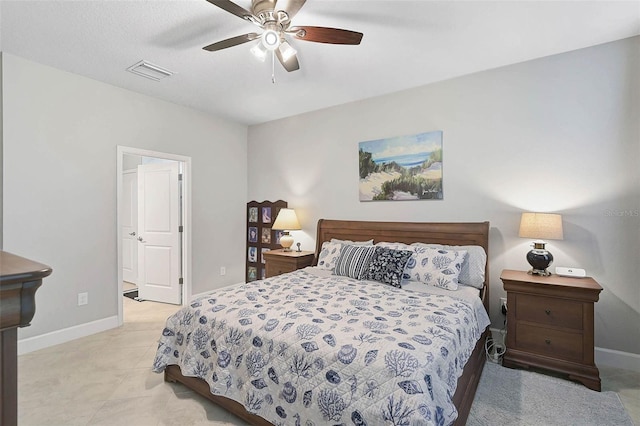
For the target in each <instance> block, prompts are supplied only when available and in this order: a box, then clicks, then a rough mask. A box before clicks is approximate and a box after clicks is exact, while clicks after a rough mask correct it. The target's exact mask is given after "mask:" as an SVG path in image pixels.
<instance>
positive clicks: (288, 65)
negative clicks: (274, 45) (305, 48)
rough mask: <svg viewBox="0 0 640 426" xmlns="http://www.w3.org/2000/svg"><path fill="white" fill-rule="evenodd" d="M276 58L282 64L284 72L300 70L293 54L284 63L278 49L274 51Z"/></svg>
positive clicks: (296, 58)
mask: <svg viewBox="0 0 640 426" xmlns="http://www.w3.org/2000/svg"><path fill="white" fill-rule="evenodd" d="M276 56H277V57H278V60H279V61H280V63H281V64H282V66H283V67H284V69H285V70H287V71H289V72H291V71H296V70H299V69H300V64H299V63H298V57H297V56H296V54H295V53H294V54H293V56H291V57H290V58H289V59H288V60H287V61H286V62H285V61H284V58H283V57H282V52H281V50H280V47H279V48H278V49H277V50H276Z"/></svg>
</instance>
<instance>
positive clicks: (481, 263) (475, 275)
mask: <svg viewBox="0 0 640 426" xmlns="http://www.w3.org/2000/svg"><path fill="white" fill-rule="evenodd" d="M411 246H412V247H416V246H426V247H431V248H435V249H445V250H457V251H460V250H466V251H467V257H465V259H464V262H463V263H462V269H461V270H460V275H459V276H458V284H462V285H468V286H471V287H475V288H479V289H482V288H483V287H484V275H485V266H486V265H487V253H486V252H485V251H484V249H483V248H482V247H481V246H448V245H442V244H423V243H414V244H411Z"/></svg>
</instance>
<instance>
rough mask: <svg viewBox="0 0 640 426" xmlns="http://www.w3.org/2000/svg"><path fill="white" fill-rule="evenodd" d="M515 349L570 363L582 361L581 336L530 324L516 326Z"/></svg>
mask: <svg viewBox="0 0 640 426" xmlns="http://www.w3.org/2000/svg"><path fill="white" fill-rule="evenodd" d="M516 347H517V348H518V349H522V350H527V351H531V352H535V353H538V354H540V355H547V356H549V357H552V358H562V359H566V360H570V361H582V354H583V351H582V347H583V346H582V334H581V333H571V332H568V331H561V330H555V329H552V328H545V327H538V326H535V325H531V324H521V323H518V324H517V325H516Z"/></svg>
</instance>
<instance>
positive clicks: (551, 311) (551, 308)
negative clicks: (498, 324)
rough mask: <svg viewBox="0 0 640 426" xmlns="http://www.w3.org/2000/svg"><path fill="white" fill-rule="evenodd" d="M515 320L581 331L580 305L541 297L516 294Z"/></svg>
mask: <svg viewBox="0 0 640 426" xmlns="http://www.w3.org/2000/svg"><path fill="white" fill-rule="evenodd" d="M515 312H516V315H517V317H516V319H517V320H518V321H530V322H535V323H537V324H542V325H551V326H556V327H562V328H571V329H574V330H582V329H583V324H582V316H583V315H582V303H580V302H573V301H569V300H564V299H554V298H550V297H543V296H531V295H529V294H518V295H517V296H516V311H515Z"/></svg>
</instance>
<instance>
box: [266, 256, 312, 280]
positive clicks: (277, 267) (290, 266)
mask: <svg viewBox="0 0 640 426" xmlns="http://www.w3.org/2000/svg"><path fill="white" fill-rule="evenodd" d="M313 255H314V252H312V251H300V252H298V251H283V250H282V249H280V250H269V251H266V252H265V253H264V259H265V261H266V263H267V266H266V269H267V270H266V271H265V275H266V277H267V278H271V277H273V276H275V275H280V274H284V273H286V272H293V271H295V270H296V269H302V268H306V267H307V266H311V264H312V263H313Z"/></svg>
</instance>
